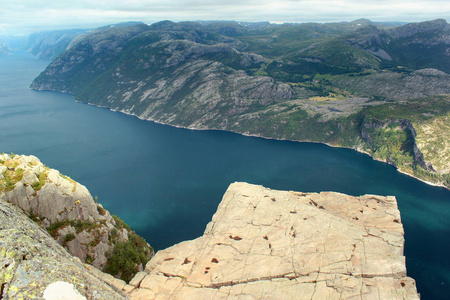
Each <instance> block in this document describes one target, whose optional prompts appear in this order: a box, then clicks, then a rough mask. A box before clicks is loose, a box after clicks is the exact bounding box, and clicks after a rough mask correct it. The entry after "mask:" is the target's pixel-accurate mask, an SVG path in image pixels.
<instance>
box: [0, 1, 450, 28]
mask: <svg viewBox="0 0 450 300" xmlns="http://www.w3.org/2000/svg"><path fill="white" fill-rule="evenodd" d="M0 5H1V7H2V8H1V10H0V20H1V24H0V35H6V34H18V33H30V32H34V31H41V30H47V29H48V30H50V29H64V28H89V27H96V26H102V25H106V24H112V23H118V22H125V21H143V22H146V23H153V22H157V21H160V20H173V21H183V20H237V21H271V22H277V23H283V22H332V21H351V20H354V19H358V18H367V19H371V20H373V21H406V22H416V21H417V22H418V21H425V20H432V19H437V18H446V17H448V16H449V15H450V1H448V0H431V1H425V0H408V1H406V0H397V1H392V0H376V1H375V0H360V1H357V0H258V1H257V0H218V1H211V0H187V1H182V0H166V1H161V0H158V1H155V0H120V1H117V0H95V1H93V0H66V1H60V0H58V1H55V0H46V1H42V0H0Z"/></svg>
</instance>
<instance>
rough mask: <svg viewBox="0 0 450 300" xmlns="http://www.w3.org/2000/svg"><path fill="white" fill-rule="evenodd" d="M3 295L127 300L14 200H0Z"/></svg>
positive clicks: (5, 297)
mask: <svg viewBox="0 0 450 300" xmlns="http://www.w3.org/2000/svg"><path fill="white" fill-rule="evenodd" d="M0 284H1V289H0V298H1V299H5V300H9V299H11V300H12V299H47V300H49V299H76V300H82V299H98V300H103V299H109V300H115V299H126V297H125V295H124V294H121V293H119V292H116V291H115V289H113V288H112V287H111V286H109V285H107V284H106V283H105V282H104V281H103V280H101V279H99V278H98V277H96V276H94V275H93V274H92V273H90V272H89V271H88V270H87V269H86V267H84V266H83V265H82V264H81V263H80V261H79V260H77V259H75V258H74V257H73V256H72V255H70V254H69V253H68V252H67V251H66V250H65V249H64V248H63V247H61V246H60V245H59V244H58V243H56V242H55V241H54V240H53V239H52V238H51V237H50V236H49V235H48V233H47V232H46V231H45V230H43V229H42V228H40V227H39V226H38V225H37V224H36V223H35V222H33V221H32V220H30V218H28V217H27V216H26V215H25V214H24V213H23V211H22V210H21V209H19V208H18V207H17V206H16V205H13V204H12V203H8V202H5V201H3V200H0Z"/></svg>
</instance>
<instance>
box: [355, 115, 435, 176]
mask: <svg viewBox="0 0 450 300" xmlns="http://www.w3.org/2000/svg"><path fill="white" fill-rule="evenodd" d="M390 125H395V126H397V127H398V128H396V130H397V131H400V130H401V131H403V132H404V133H405V135H407V136H410V137H411V142H412V143H411V145H410V147H411V149H403V150H404V151H409V150H411V151H410V152H411V154H412V155H413V158H414V162H415V163H417V164H418V165H419V166H421V167H422V168H423V169H424V170H427V171H431V172H434V169H433V166H432V164H431V163H430V162H426V161H425V159H424V157H423V154H422V152H421V151H420V149H419V147H418V146H417V143H416V136H417V133H416V130H415V128H414V126H413V124H412V123H411V122H410V121H409V120H406V119H388V120H383V121H380V120H366V119H364V120H363V122H362V123H361V138H362V139H363V140H364V142H366V144H367V145H368V146H369V147H375V148H376V147H379V146H380V145H376V142H374V137H373V136H371V135H372V134H373V133H375V134H376V135H379V133H380V132H379V131H380V130H382V129H385V128H387V127H388V126H390ZM371 129H374V130H375V132H373V130H372V131H371ZM371 133H372V134H371ZM386 162H387V163H390V164H393V165H394V166H395V165H396V164H395V162H393V161H391V160H390V159H389V157H387V158H386Z"/></svg>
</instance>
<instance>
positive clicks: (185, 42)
mask: <svg viewBox="0 0 450 300" xmlns="http://www.w3.org/2000/svg"><path fill="white" fill-rule="evenodd" d="M188 25H189V24H188ZM188 25H186V24H181V25H174V24H172V23H167V24H166V23H163V24H157V25H154V26H153V27H151V28H150V29H148V30H146V28H145V27H144V26H143V25H142V26H138V27H136V26H131V27H126V28H121V29H120V30H109V29H108V30H105V31H98V32H94V33H92V34H90V35H87V36H86V37H85V38H84V39H82V40H80V41H79V42H74V43H73V45H72V46H70V49H69V50H68V51H67V52H65V53H64V55H62V56H60V57H58V58H57V59H56V60H55V61H54V62H53V63H52V64H51V65H50V66H49V67H48V68H47V70H46V71H45V72H44V73H43V74H42V75H41V76H40V77H39V78H37V79H36V80H35V81H34V82H33V84H32V88H36V89H41V90H59V91H65V92H70V93H73V94H74V95H76V97H77V98H78V99H79V100H80V101H83V102H88V103H92V104H96V105H100V106H106V107H109V108H112V109H115V110H121V111H125V112H127V113H131V114H134V115H137V116H139V117H141V118H144V119H150V120H157V121H159V122H165V123H170V124H174V125H180V126H185V127H192V128H194V127H198V125H200V124H201V127H205V125H204V124H205V123H211V122H214V121H216V119H217V118H218V117H222V118H223V117H226V116H228V115H234V114H237V113H239V112H242V111H248V110H250V109H251V108H252V107H254V106H263V105H267V104H272V103H275V102H278V101H280V100H283V99H290V98H291V97H292V95H293V91H292V89H291V88H290V87H289V85H286V84H282V83H277V82H275V81H274V80H273V79H272V78H270V77H255V76H249V75H248V74H247V73H246V72H244V71H243V70H242V69H246V68H250V67H252V66H256V67H257V68H259V67H260V65H261V64H263V63H264V62H265V60H264V58H263V57H262V56H260V55H256V54H252V53H246V52H241V51H239V50H238V48H239V47H240V46H241V44H240V43H238V42H237V41H233V40H230V39H229V38H226V37H224V36H220V35H218V34H214V33H212V32H208V31H206V30H205V29H202V31H200V30H198V29H197V28H196V27H194V29H192V28H190V26H188ZM179 27H181V28H179ZM186 27H188V28H186ZM91 70H93V72H91ZM86 73H88V74H89V75H88V77H86ZM200 119H202V120H200ZM222 121H223V120H222Z"/></svg>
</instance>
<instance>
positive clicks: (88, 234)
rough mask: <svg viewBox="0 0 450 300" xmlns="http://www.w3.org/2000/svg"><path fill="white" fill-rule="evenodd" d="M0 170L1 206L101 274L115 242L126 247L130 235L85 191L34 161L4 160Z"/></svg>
mask: <svg viewBox="0 0 450 300" xmlns="http://www.w3.org/2000/svg"><path fill="white" fill-rule="evenodd" d="M0 166H1V167H0V175H1V176H2V177H3V178H1V177H0V179H1V180H0V200H1V201H5V202H10V203H13V204H15V205H17V206H18V207H19V208H21V209H22V210H23V211H24V212H25V214H27V215H28V216H29V217H30V218H32V219H34V220H35V221H36V222H37V223H38V224H39V225H40V226H41V227H42V228H46V229H47V230H48V231H49V232H50V233H51V234H52V236H53V237H54V238H55V239H56V240H57V241H58V243H60V244H61V245H64V246H65V247H66V249H67V250H68V251H69V253H71V254H72V255H74V256H76V257H78V258H79V259H81V261H83V262H85V261H88V262H90V263H91V264H92V265H93V266H95V267H96V268H99V269H103V268H104V267H105V265H106V262H107V260H108V253H110V252H112V250H113V248H114V247H115V245H114V243H113V241H120V242H124V241H128V231H127V230H125V229H123V228H120V227H119V226H118V224H116V221H115V220H114V219H113V217H112V216H111V215H110V213H109V212H108V211H107V210H105V209H104V208H103V207H102V206H101V205H100V204H98V203H96V202H95V201H94V199H93V198H92V196H91V194H90V193H89V191H88V190H87V188H86V187H84V186H83V185H81V184H79V183H77V182H76V181H74V180H72V179H70V178H69V177H67V176H64V175H62V174H60V173H59V172H58V171H57V170H54V169H50V168H48V167H46V166H45V165H44V164H42V163H41V162H40V161H39V159H38V158H36V157H35V156H23V155H16V156H12V155H8V154H3V155H0ZM148 248H149V249H151V248H150V246H148ZM151 251H153V250H151ZM150 255H151V254H150Z"/></svg>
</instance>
